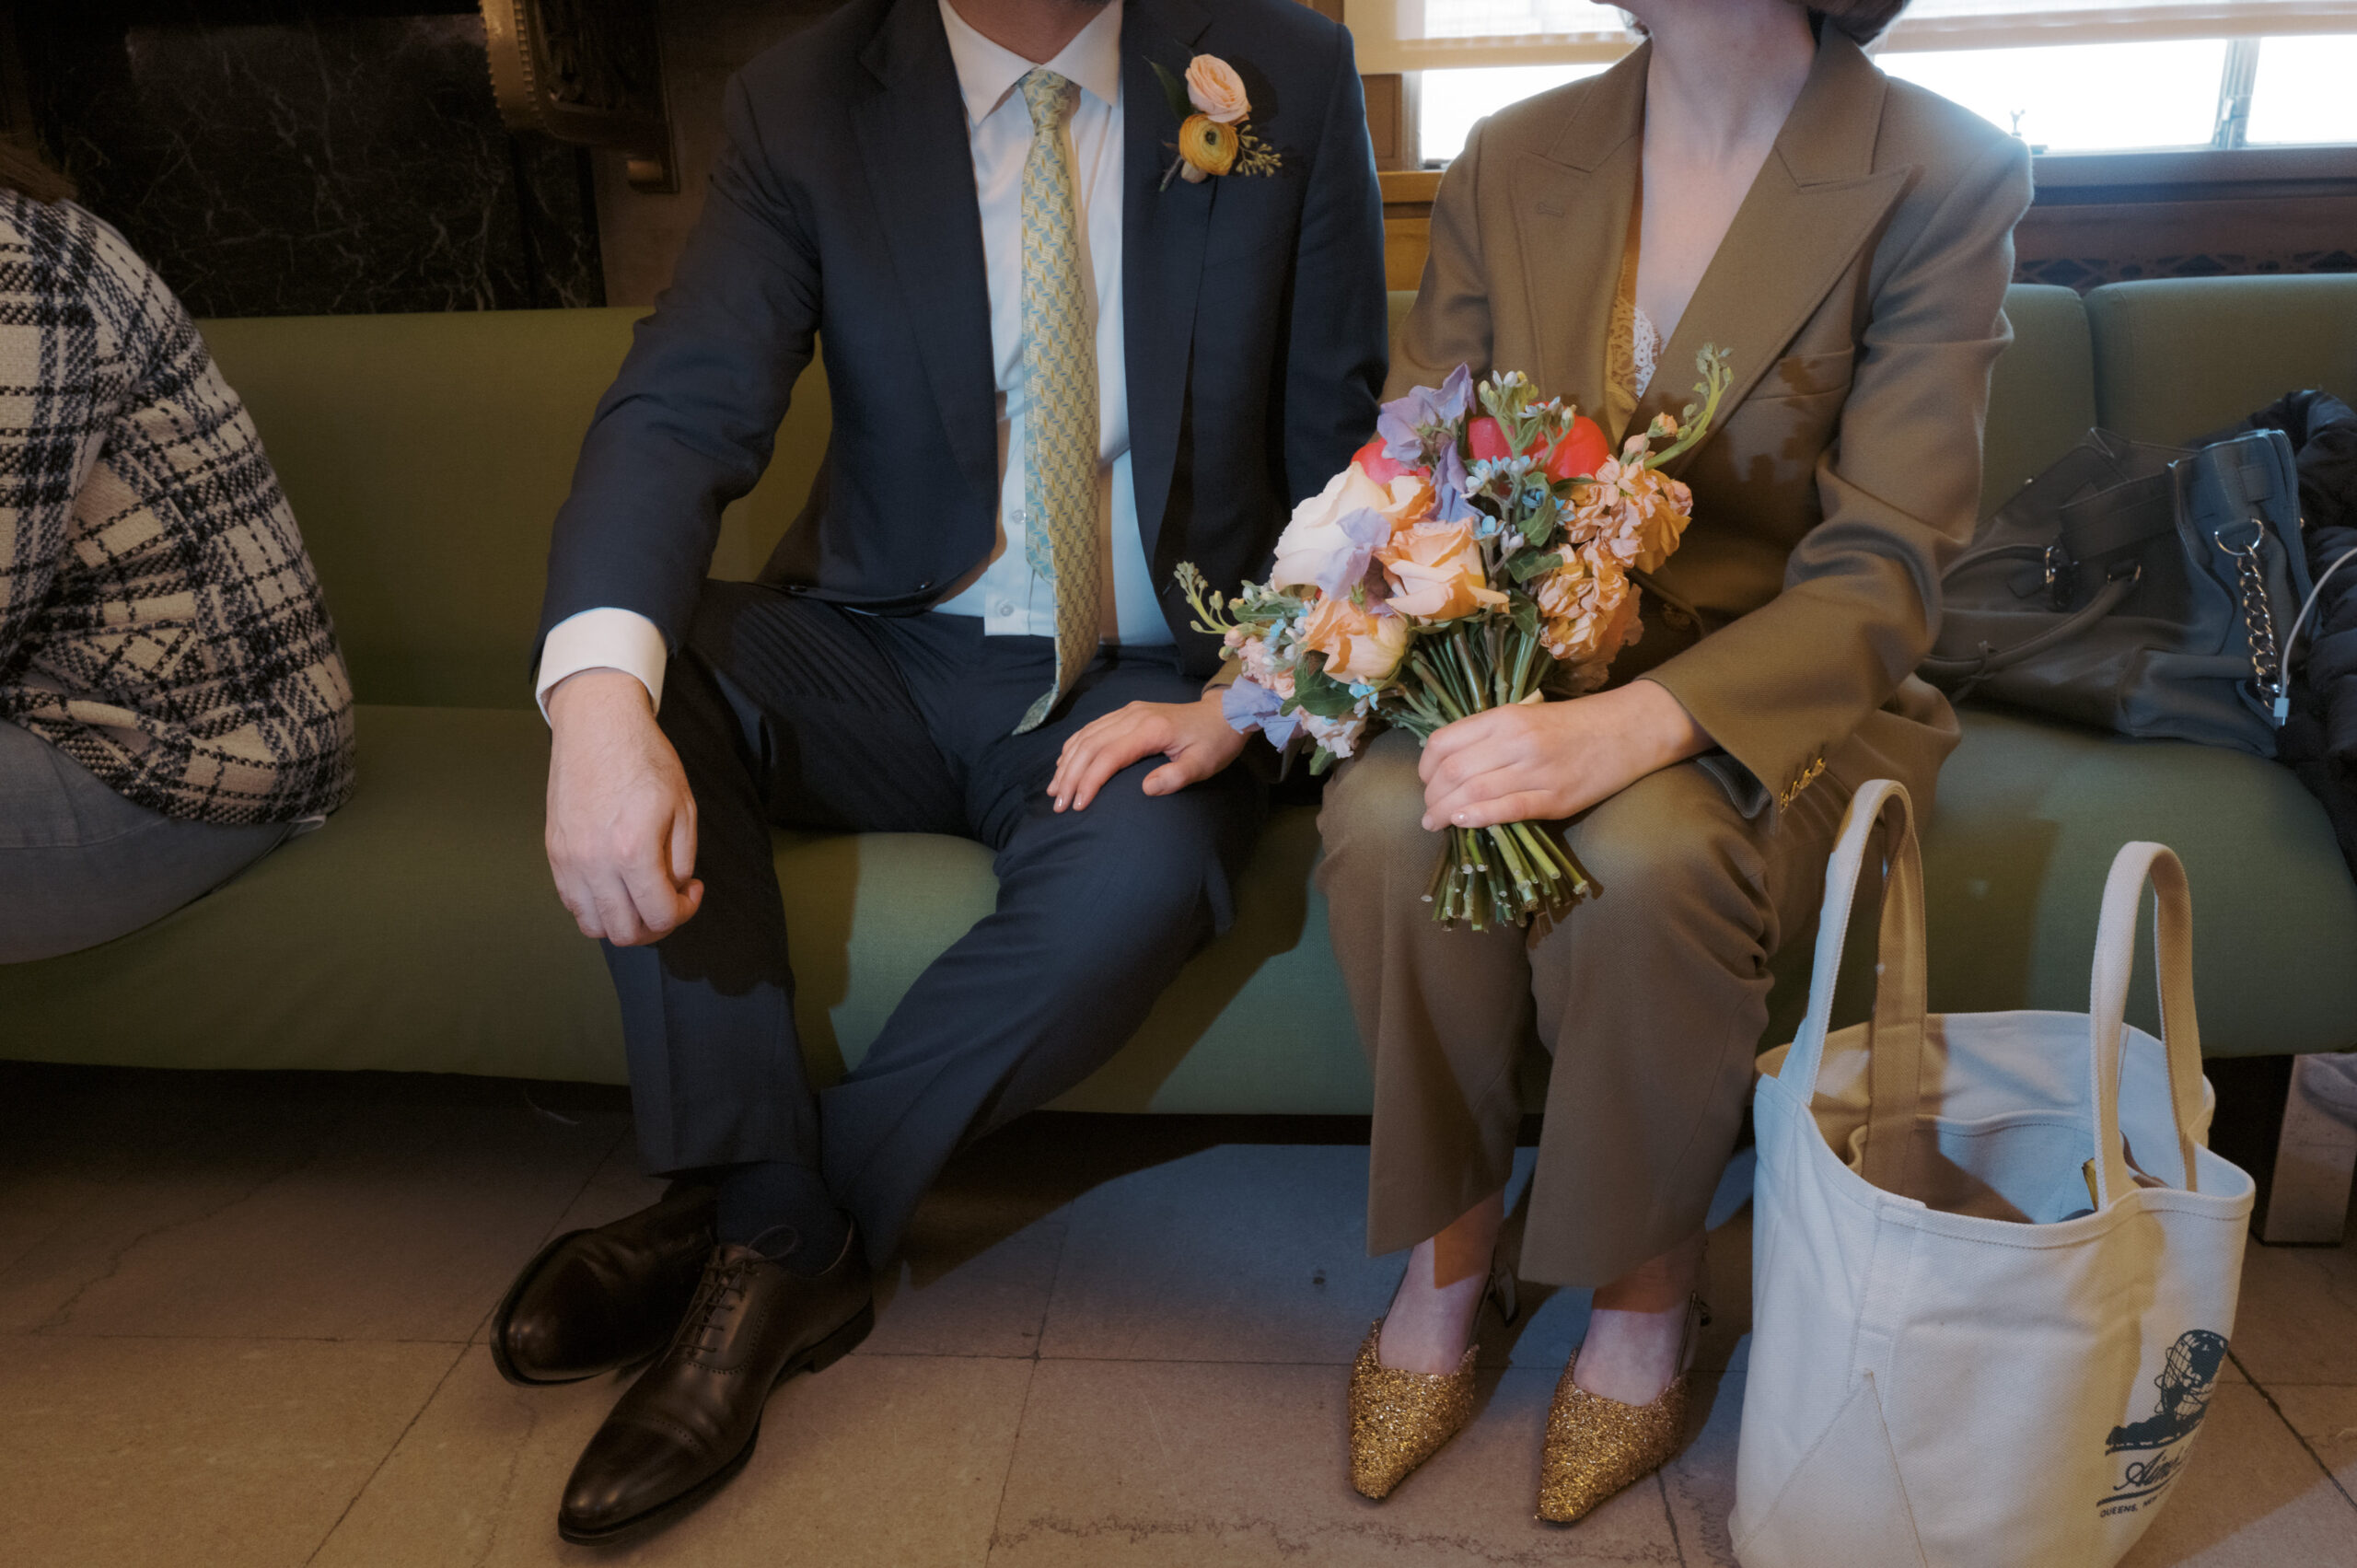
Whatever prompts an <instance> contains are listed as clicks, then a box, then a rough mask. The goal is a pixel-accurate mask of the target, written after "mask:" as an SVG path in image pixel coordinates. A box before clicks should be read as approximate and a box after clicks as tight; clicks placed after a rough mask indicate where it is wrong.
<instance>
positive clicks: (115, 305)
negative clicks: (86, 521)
mask: <svg viewBox="0 0 2357 1568" xmlns="http://www.w3.org/2000/svg"><path fill="white" fill-rule="evenodd" d="M20 213H32V214H34V215H35V216H34V217H32V218H31V219H30V220H29V222H28V223H26V224H25V225H22V226H20V225H19V224H18V222H17V219H16V216H15V215H17V214H20ZM0 228H5V231H6V238H7V239H8V240H9V241H11V242H12V245H11V249H13V250H15V251H16V252H17V255H18V256H20V257H23V256H29V257H30V258H31V260H30V261H25V262H22V263H21V264H19V265H17V266H15V267H12V268H10V269H8V271H7V273H6V274H0V376H5V377H6V379H7V381H8V382H9V384H10V386H11V388H12V389H13V390H12V393H11V404H12V417H10V418H9V419H8V420H7V421H6V423H5V424H0V668H5V667H7V666H9V665H11V664H15V663H17V662H19V660H18V655H19V654H20V653H21V652H22V651H23V650H24V648H25V646H26V645H27V643H28V640H29V638H30V637H31V635H32V633H33V628H34V622H35V621H36V620H37V619H38V618H39V616H40V614H41V610H42V609H43V607H44V606H46V605H47V604H48V603H49V600H50V597H51V594H52V589H53V588H54V587H55V585H56V581H57V575H58V572H59V570H60V569H61V568H62V567H63V566H64V564H65V560H66V552H67V549H68V546H69V540H70V538H71V536H72V533H73V528H74V503H75V497H76V496H78V495H79V494H81V491H82V487H83V485H84V484H85V483H87V482H88V480H89V477H90V473H91V470H94V469H95V468H97V467H98V464H99V458H100V456H101V455H102V453H103V451H104V448H105V445H106V437H107V433H108V431H109V429H110V426H111V425H112V424H113V421H114V420H115V418H116V416H117V415H118V414H119V413H120V412H122V403H123V401H124V398H125V396H126V395H127V393H128V391H129V389H130V386H131V379H132V378H131V377H116V376H110V375H109V374H106V373H105V372H104V371H103V370H101V371H99V372H97V373H93V372H91V371H89V370H87V369H85V370H84V371H83V373H82V374H80V375H76V376H67V375H63V374H61V373H60V372H59V371H58V369H57V367H58V366H75V365H80V366H91V365H94V364H95V365H98V366H108V365H110V364H122V363H125V362H130V363H138V362H144V361H145V359H147V358H148V357H150V356H152V354H153V353H154V343H153V341H152V337H153V323H152V322H150V321H149V320H148V319H147V316H146V312H147V310H148V309H150V308H152V307H153V304H154V300H153V298H152V296H153V295H163V290H162V288H161V285H157V287H156V288H155V289H154V290H153V291H148V290H144V289H139V288H133V287H125V286H122V284H121V283H120V282H119V281H118V280H115V279H112V278H110V277H109V276H108V274H107V270H106V265H105V263H106V261H113V262H114V264H115V265H116V266H117V267H118V268H120V270H121V271H122V273H126V274H129V275H130V276H131V277H132V278H134V280H136V279H137V278H138V276H139V274H140V273H144V272H145V269H144V267H142V266H141V265H140V263H139V262H138V261H137V259H136V258H134V257H133V256H131V254H130V251H129V250H128V248H126V247H123V246H122V243H121V241H119V240H117V239H115V238H114V237H113V235H112V233H111V232H110V231H108V230H105V229H103V228H101V226H99V223H98V222H97V221H96V220H95V219H93V218H91V217H89V216H88V215H87V214H85V213H83V212H82V211H81V210H80V209H79V208H76V207H69V206H64V205H62V204H61V205H60V206H57V207H55V208H51V209H46V210H44V209H41V208H40V207H39V206H38V204H37V203H33V202H32V200H31V199H30V198H29V197H19V198H13V199H11V200H8V201H6V202H0ZM164 297H165V298H167V299H168V298H169V296H168V295H164Z"/></svg>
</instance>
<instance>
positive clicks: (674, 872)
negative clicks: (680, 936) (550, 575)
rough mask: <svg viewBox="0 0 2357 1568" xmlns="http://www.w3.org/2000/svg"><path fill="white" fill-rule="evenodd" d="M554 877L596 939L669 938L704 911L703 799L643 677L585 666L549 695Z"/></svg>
mask: <svg viewBox="0 0 2357 1568" xmlns="http://www.w3.org/2000/svg"><path fill="white" fill-rule="evenodd" d="M548 713H549V727H550V730H551V732H552V744H551V747H550V750H549V819H548V832H547V843H548V852H549V869H550V870H551V871H552V873H554V874H555V877H556V894H557V897H558V898H560V899H562V900H564V907H565V908H566V909H567V910H568V911H570V912H572V915H573V918H574V921H575V923H576V924H578V925H579V926H580V927H581V934H582V935H585V936H602V937H604V938H605V939H606V940H607V941H609V942H611V943H613V944H614V945H615V946H616V947H640V946H643V945H644V944H646V943H649V942H655V941H659V940H661V939H662V938H663V937H665V936H667V935H669V934H670V933H671V932H673V931H674V930H676V929H678V928H679V925H680V924H681V923H684V922H685V921H686V920H688V919H689V917H691V915H693V914H694V913H695V912H696V910H697V909H698V908H699V907H700V906H701V905H702V902H703V884H702V882H700V881H698V880H697V879H696V877H695V867H696V802H695V796H693V795H692V794H691V793H690V791H689V789H688V775H687V773H686V772H685V771H683V770H682V769H681V768H680V766H679V753H678V752H677V751H675V750H673V749H671V742H670V741H669V740H668V738H665V736H664V734H663V731H662V728H661V727H660V726H658V725H656V722H655V704H654V703H652V702H651V701H650V700H649V699H648V697H647V694H646V688H645V687H644V686H642V685H640V684H639V682H638V679H637V677H635V676H632V675H626V674H624V673H623V672H621V670H618V669H585V670H583V671H581V672H580V673H579V674H577V675H572V676H568V677H566V678H565V679H563V680H562V681H560V682H558V683H557V685H556V686H555V687H554V688H552V690H551V691H550V692H549V694H548Z"/></svg>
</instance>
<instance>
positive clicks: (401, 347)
mask: <svg viewBox="0 0 2357 1568" xmlns="http://www.w3.org/2000/svg"><path fill="white" fill-rule="evenodd" d="M641 314H642V312H639V311H635V310H625V309H612V310H482V311H453V312H448V313H438V312H437V313H433V314H421V315H395V316H319V317H283V318H256V319H232V320H215V321H207V322H205V323H203V331H204V335H205V339H206V341H207V342H208V343H210V344H211V345H212V348H213V352H214V356H215V359H217V360H218V361H219V363H220V366H221V369H222V373H223V374H224V375H225V376H226V377H228V380H229V384H230V385H231V386H233V387H235V388H236V389H238V392H239V394H240V395H241V396H243V397H244V399H245V401H246V406H247V407H248V408H249V409H250V410H251V411H252V412H253V416H254V423H255V424H256V425H257V426H258V427H259V428H260V429H261V436H262V443H263V446H264V447H265V448H266V449H267V450H268V451H269V453H270V457H271V460H272V462H273V463H274V464H275V465H276V467H277V469H278V473H279V477H280V479H281V480H282V481H283V482H284V484H285V486H286V494H287V498H288V500H289V501H290V502H291V503H292V504H293V505H294V508H295V516H296V521H297V522H298V523H300V524H301V526H302V529H303V538H304V541H305V542H306V544H308V547H309V549H310V552H311V558H312V560H313V561H314V562H315V563H317V564H318V566H319V577H320V581H321V583H322V584H323V585H324V587H325V588H326V592H327V600H328V610H329V612H330V613H331V614H332V615H333V616H334V617H335V621H336V630H337V633H338V634H339V636H340V637H341V639H342V641H343V649H344V655H345V657H346V658H347V659H348V660H349V661H350V663H351V666H352V676H353V683H354V687H355V688H356V689H357V690H358V692H359V694H360V699H361V701H362V702H364V703H447V704H452V705H459V706H469V707H509V706H518V705H523V704H528V703H530V701H531V693H530V691H529V686H530V679H529V671H528V668H527V666H528V660H529V657H530V649H531V642H532V633H533V630H534V628H535V626H536V625H537V623H538V621H539V617H540V582H541V563H543V562H544V561H545V560H546V559H547V555H548V541H549V525H550V523H551V521H552V519H553V518H554V517H555V516H556V509H557V507H558V505H560V504H561V503H562V502H563V500H564V495H565V492H566V490H567V488H568V487H569V486H570V484H571V482H572V477H573V461H574V457H575V454H576V453H577V452H578V451H579V450H580V447H581V437H582V433H583V432H584V431H586V429H587V428H588V425H589V415H590V412H591V411H592V410H593V409H594V408H595V407H596V406H597V402H598V397H599V396H600V395H601V394H602V393H603V392H604V391H605V389H606V387H607V384H608V383H609V382H610V381H611V380H612V379H613V377H614V372H615V370H616V369H617V368H618V367H619V366H621V359H622V354H623V353H624V352H625V351H626V350H627V349H628V347H629V346H630V329H631V323H632V322H633V321H634V320H635V319H638V317H639V316H640V315H641ZM827 418H828V405H827V398H826V386H825V377H822V376H820V375H819V374H817V373H816V371H815V370H814V371H813V372H812V373H810V374H808V375H806V376H805V377H804V378H803V383H802V386H801V388H799V389H797V396H796V399H795V407H794V409H793V411H792V412H790V413H789V415H788V416H787V419H786V423H785V426H784V429H783V430H782V431H781V432H780V438H779V445H778V457H777V460H776V461H775V462H773V463H772V465H771V468H770V471H769V473H768V474H767V475H766V476H765V477H764V478H763V480H762V482H761V485H760V487H759V488H757V489H756V490H755V491H754V493H753V494H751V495H750V496H748V497H747V498H746V499H745V500H744V501H742V502H740V503H739V504H738V505H736V506H733V507H731V508H730V509H729V513H728V516H727V518H726V524H725V526H724V529H723V533H722V539H721V542H720V548H719V550H718V552H716V554H715V556H714V564H713V570H714V575H718V576H727V577H746V576H750V575H752V574H753V571H754V570H755V569H756V568H757V567H758V566H759V565H760V564H761V559H762V556H763V555H765V554H766V551H765V550H761V552H760V553H756V551H757V549H758V548H759V547H758V546H757V545H756V543H755V540H770V541H774V540H775V539H776V538H777V537H778V536H779V535H781V534H783V533H784V530H785V527H786V524H787V523H788V522H789V521H790V520H791V519H792V517H793V516H794V514H795V511H796V510H798V509H799V507H800V505H801V500H802V497H803V495H804V494H805V493H806V492H807V490H808V488H809V484H810V479H811V476H812V475H813V474H815V473H816V472H817V471H818V467H819V458H820V456H821V455H822V454H823V451H824V448H825V446H826V430H827Z"/></svg>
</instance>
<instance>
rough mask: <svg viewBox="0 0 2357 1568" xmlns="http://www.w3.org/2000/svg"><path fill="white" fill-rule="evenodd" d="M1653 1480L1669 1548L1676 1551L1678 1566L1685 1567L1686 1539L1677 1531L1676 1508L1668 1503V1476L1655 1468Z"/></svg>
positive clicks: (1679, 1567)
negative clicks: (1667, 1528)
mask: <svg viewBox="0 0 2357 1568" xmlns="http://www.w3.org/2000/svg"><path fill="white" fill-rule="evenodd" d="M1653 1481H1654V1493H1655V1496H1657V1497H1659V1498H1660V1499H1661V1516H1662V1518H1663V1519H1664V1520H1665V1521H1666V1522H1667V1523H1668V1525H1669V1549H1670V1550H1671V1551H1675V1552H1676V1553H1678V1568H1687V1564H1686V1541H1685V1539H1684V1538H1683V1537H1681V1536H1680V1535H1679V1534H1678V1510H1677V1509H1676V1508H1673V1507H1671V1506H1670V1503H1669V1478H1668V1477H1667V1476H1666V1475H1665V1474H1663V1473H1662V1471H1661V1470H1655V1471H1654V1475H1653Z"/></svg>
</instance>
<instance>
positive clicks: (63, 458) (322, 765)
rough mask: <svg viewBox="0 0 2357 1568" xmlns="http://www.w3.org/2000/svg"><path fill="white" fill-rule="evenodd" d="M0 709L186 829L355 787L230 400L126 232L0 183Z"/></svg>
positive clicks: (323, 664) (287, 523)
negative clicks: (9, 189)
mask: <svg viewBox="0 0 2357 1568" xmlns="http://www.w3.org/2000/svg"><path fill="white" fill-rule="evenodd" d="M0 719H4V720H6V721H7V722H9V723H12V724H17V725H21V726H24V727H25V728H27V729H29V730H31V731H32V732H33V733H34V734H36V735H38V736H40V737H41V738H43V739H44V740H47V741H49V742H50V743H51V744H52V745H54V746H55V747H56V748H57V749H59V750H61V751H63V752H64V753H65V754H66V755H67V756H69V757H71V758H73V759H74V761H77V762H79V763H81V764H82V765H83V766H84V767H86V768H87V769H88V770H89V771H90V772H93V773H95V774H97V775H98V777H99V779H101V780H103V781H104V782H105V783H106V784H108V785H109V786H110V787H111V788H113V789H114V790H116V791H117V792H118V793H120V794H122V796H125V797H127V798H129V799H131V800H133V801H135V802H137V803H138V804H139V805H142V806H145V807H149V808H150V809H153V810H156V811H158V812H161V813H163V814H164V815H165V816H168V817H173V818H179V819H185V820H190V821H199V822H213V823H219V824H222V825H225V826H241V825H246V824H251V823H260V822H283V821H292V820H296V819H300V818H304V817H313V816H317V815H319V814H320V813H323V812H327V811H331V810H333V809H334V808H335V807H338V806H340V805H342V804H343V801H344V800H345V798H346V797H347V796H350V795H351V793H352V786H353V735H352V685H351V681H350V679H349V678H348V677H347V676H346V675H345V673H344V668H343V656H342V655H341V654H340V653H339V652H338V651H337V649H336V643H335V632H334V628H333V627H332V626H331V624H330V622H329V620H328V613H327V606H326V605H325V603H324V602H322V600H321V599H320V597H319V579H318V577H317V575H315V574H314V573H313V572H312V570H311V562H310V558H309V557H308V555H307V554H305V553H304V550H303V540H302V536H301V534H299V533H298V532H297V531H296V527H295V517H294V514H293V512H291V511H290V510H289V509H288V507H287V505H286V497H285V494H284V493H283V492H282V491H281V490H280V489H279V486H278V476H277V475H276V474H275V473H273V471H272V470H271V466H270V459H268V458H267V457H266V456H264V455H263V452H262V447H261V436H259V435H258V434H257V433H256V431H255V429H254V424H253V421H252V419H250V417H248V415H247V413H246V410H245V406H244V404H242V403H240V402H239V401H238V395H237V394H236V393H235V392H233V391H231V390H230V389H229V388H228V386H227V384H226V383H225V382H224V381H223V380H222V379H221V374H220V372H219V371H218V370H217V369H215V366H214V364H213V356H212V354H210V353H208V352H207V351H206V349H205V346H204V340H203V338H201V337H199V336H198V335H197V331H196V325H195V323H194V322H192V320H190V319H189V315H188V312H187V311H186V310H185V309H184V308H181V306H180V301H179V300H178V299H177V298H175V297H174V296H172V293H171V291H170V290H169V289H168V288H166V287H165V286H164V284H163V282H162V280H161V279H159V278H157V276H156V274H155V273H153V272H151V271H149V270H148V268H147V266H146V264H145V262H143V261H140V259H139V258H138V257H137V256H136V255H134V253H133V252H132V250H131V248H130V247H129V246H128V245H126V244H125V243H124V242H123V239H122V236H120V235H118V234H116V233H115V232H114V230H112V229H111V228H109V227H108V226H106V225H105V224H103V223H100V222H99V220H98V219H97V218H95V217H93V216H91V215H89V214H88V213H87V212H85V211H83V210H82V209H81V208H80V207H77V206H75V205H74V204H73V203H67V202H58V203H39V202H34V201H31V200H29V199H28V198H26V197H23V196H20V195H17V194H16V193H15V192H7V191H0Z"/></svg>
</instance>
